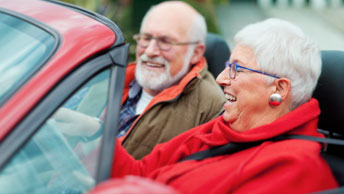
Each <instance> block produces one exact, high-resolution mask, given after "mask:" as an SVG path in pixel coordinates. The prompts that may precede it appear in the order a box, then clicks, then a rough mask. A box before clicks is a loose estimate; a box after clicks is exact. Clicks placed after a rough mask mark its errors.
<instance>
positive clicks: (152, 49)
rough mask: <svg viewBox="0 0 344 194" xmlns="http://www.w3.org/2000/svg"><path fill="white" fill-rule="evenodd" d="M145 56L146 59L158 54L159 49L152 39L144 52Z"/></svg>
mask: <svg viewBox="0 0 344 194" xmlns="http://www.w3.org/2000/svg"><path fill="white" fill-rule="evenodd" d="M145 54H146V55H147V56H148V57H156V56H158V55H159V54H160V49H159V46H158V42H157V41H156V40H155V39H152V40H151V41H150V42H149V44H148V46H147V48H146V50H145Z"/></svg>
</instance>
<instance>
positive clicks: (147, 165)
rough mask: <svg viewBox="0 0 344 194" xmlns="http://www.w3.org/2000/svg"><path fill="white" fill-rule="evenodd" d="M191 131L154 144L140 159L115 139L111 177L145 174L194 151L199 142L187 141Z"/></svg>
mask: <svg viewBox="0 0 344 194" xmlns="http://www.w3.org/2000/svg"><path fill="white" fill-rule="evenodd" d="M194 129H195V130H197V129H196V128H194ZM193 131H194V130H190V131H187V132H185V133H183V134H181V135H179V136H177V137H176V138H173V139H172V140H170V141H168V142H166V143H162V144H158V145H156V146H155V147H154V149H153V151H152V152H151V153H150V154H148V155H146V156H145V157H144V158H143V159H142V160H135V159H134V157H132V156H131V155H130V154H129V153H128V152H127V151H126V150H125V148H124V147H123V146H122V145H121V143H120V142H119V141H116V145H115V154H114V159H113V161H114V162H113V166H112V171H111V177H123V176H125V175H137V176H147V175H148V174H149V173H150V172H152V171H153V170H155V169H157V168H159V167H162V166H164V165H167V164H174V163H176V162H178V161H179V160H180V159H182V158H184V157H186V156H188V155H190V154H191V153H193V152H196V151H197V150H198V147H199V145H200V142H198V141H195V140H193V141H187V140H188V139H190V136H192V134H193V133H194V132H193ZM191 139H192V138H191ZM185 142H187V143H185ZM190 144H193V145H192V146H191V145H190Z"/></svg>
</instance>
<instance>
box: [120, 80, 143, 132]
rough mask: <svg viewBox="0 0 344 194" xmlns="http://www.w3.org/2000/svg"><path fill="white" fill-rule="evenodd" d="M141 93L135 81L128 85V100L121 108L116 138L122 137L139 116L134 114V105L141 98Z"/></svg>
mask: <svg viewBox="0 0 344 194" xmlns="http://www.w3.org/2000/svg"><path fill="white" fill-rule="evenodd" d="M141 93H142V88H141V86H140V85H139V84H138V83H137V82H136V81H135V80H134V81H132V82H131V83H130V89H129V96H128V99H127V100H126V101H125V103H124V104H123V105H122V107H121V114H120V118H119V125H118V126H119V127H118V133H117V137H122V136H124V135H125V134H126V133H127V132H128V130H129V129H130V127H131V125H132V124H133V122H134V121H135V119H136V118H137V117H138V116H139V115H137V114H136V105H137V103H138V101H139V99H140V97H141Z"/></svg>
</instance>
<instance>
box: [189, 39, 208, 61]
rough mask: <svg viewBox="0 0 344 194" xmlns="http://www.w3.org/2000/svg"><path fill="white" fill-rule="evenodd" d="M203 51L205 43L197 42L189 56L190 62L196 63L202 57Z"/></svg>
mask: <svg viewBox="0 0 344 194" xmlns="http://www.w3.org/2000/svg"><path fill="white" fill-rule="evenodd" d="M204 52H205V45H204V44H202V43H199V44H197V45H196V46H195V49H194V52H193V55H192V57H191V60H190V63H191V64H196V63H197V62H198V61H199V60H201V58H202V57H203V54H204Z"/></svg>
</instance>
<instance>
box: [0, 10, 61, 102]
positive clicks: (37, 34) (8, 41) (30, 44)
mask: <svg viewBox="0 0 344 194" xmlns="http://www.w3.org/2000/svg"><path fill="white" fill-rule="evenodd" d="M55 41H56V40H55V39H54V37H53V36H52V35H51V34H49V33H47V32H46V31H44V30H42V29H40V28H38V27H37V26H35V25H32V24H30V23H28V22H26V21H24V20H21V19H19V18H16V17H13V16H10V15H7V14H4V13H0V43H1V44H0V88H1V90H0V102H2V101H4V98H5V97H6V96H7V95H9V94H10V93H12V92H13V91H14V90H16V88H17V87H18V86H19V85H20V84H21V83H22V82H23V81H24V80H25V79H27V78H28V77H29V76H30V75H31V74H32V73H33V72H34V71H36V70H37V68H39V66H40V65H41V64H42V62H44V61H45V60H46V59H47V58H48V57H49V56H50V53H52V51H53V49H54V45H55Z"/></svg>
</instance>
